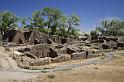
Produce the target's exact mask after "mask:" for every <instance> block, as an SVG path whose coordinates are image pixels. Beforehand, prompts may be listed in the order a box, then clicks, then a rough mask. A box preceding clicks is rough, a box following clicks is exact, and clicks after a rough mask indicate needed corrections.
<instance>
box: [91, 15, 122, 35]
mask: <svg viewBox="0 0 124 82" xmlns="http://www.w3.org/2000/svg"><path fill="white" fill-rule="evenodd" d="M98 33H100V34H101V35H105V36H124V20H120V19H118V18H115V17H109V18H105V19H104V20H102V21H100V25H99V26H97V27H96V29H95V30H94V31H91V35H95V34H98Z"/></svg>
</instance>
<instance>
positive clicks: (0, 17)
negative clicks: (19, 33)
mask: <svg viewBox="0 0 124 82" xmlns="http://www.w3.org/2000/svg"><path fill="white" fill-rule="evenodd" d="M17 22H18V18H17V16H16V15H15V14H14V13H12V12H10V11H7V10H5V11H2V12H0V31H1V35H2V38H3V39H4V35H5V34H6V33H7V31H8V30H10V29H14V28H15V27H17Z"/></svg>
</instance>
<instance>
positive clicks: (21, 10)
mask: <svg viewBox="0 0 124 82" xmlns="http://www.w3.org/2000/svg"><path fill="white" fill-rule="evenodd" d="M44 7H54V8H59V9H60V10H62V11H63V12H64V13H65V14H67V15H70V14H71V13H75V14H77V15H79V16H80V17H81V25H80V29H81V30H82V31H89V30H92V29H94V28H95V26H96V25H97V24H98V22H99V20H100V19H103V18H105V17H119V18H120V19H122V20H123V19H124V0H0V11H2V10H10V11H12V12H14V13H15V14H16V15H17V16H22V17H25V16H27V17H31V15H32V12H33V11H35V10H38V9H42V8H44Z"/></svg>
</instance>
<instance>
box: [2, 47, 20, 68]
mask: <svg viewBox="0 0 124 82" xmlns="http://www.w3.org/2000/svg"><path fill="white" fill-rule="evenodd" d="M10 53H11V51H6V50H5V48H3V47H0V67H1V68H6V69H19V68H18V66H17V63H16V62H15V60H14V59H12V58H11V57H10V55H9V54H10Z"/></svg>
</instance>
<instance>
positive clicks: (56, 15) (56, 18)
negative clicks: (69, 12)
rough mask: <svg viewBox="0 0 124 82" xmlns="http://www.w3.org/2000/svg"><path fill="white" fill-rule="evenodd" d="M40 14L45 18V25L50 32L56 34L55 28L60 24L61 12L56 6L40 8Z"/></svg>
mask: <svg viewBox="0 0 124 82" xmlns="http://www.w3.org/2000/svg"><path fill="white" fill-rule="evenodd" d="M42 15H43V16H44V18H45V20H46V25H47V26H48V28H50V30H51V34H52V35H54V34H57V30H58V29H57V28H58V27H59V26H60V21H61V18H62V17H63V13H62V12H61V11H60V10H59V9H56V8H44V9H43V10H42Z"/></svg>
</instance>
